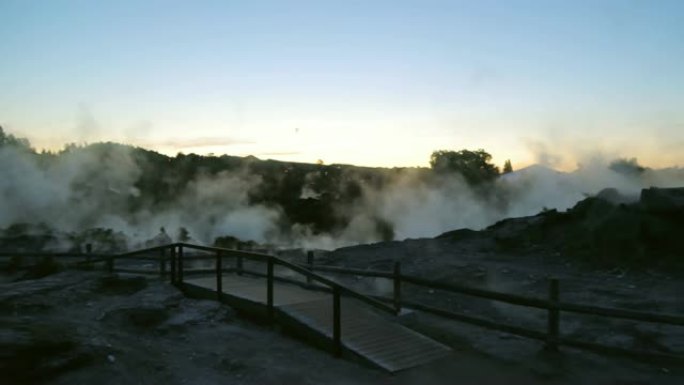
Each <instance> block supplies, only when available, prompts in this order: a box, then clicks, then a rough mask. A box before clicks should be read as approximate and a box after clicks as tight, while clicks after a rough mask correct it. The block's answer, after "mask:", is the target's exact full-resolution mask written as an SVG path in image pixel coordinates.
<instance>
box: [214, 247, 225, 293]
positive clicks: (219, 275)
mask: <svg viewBox="0 0 684 385" xmlns="http://www.w3.org/2000/svg"><path fill="white" fill-rule="evenodd" d="M222 259H223V257H222V255H221V251H217V252H216V297H217V298H218V300H219V301H220V300H221V293H223V261H222Z"/></svg>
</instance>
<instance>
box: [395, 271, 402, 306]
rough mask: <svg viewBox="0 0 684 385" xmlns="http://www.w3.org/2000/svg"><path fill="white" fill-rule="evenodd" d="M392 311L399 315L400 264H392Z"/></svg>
mask: <svg viewBox="0 0 684 385" xmlns="http://www.w3.org/2000/svg"><path fill="white" fill-rule="evenodd" d="M394 311H396V312H397V314H399V313H401V262H394Z"/></svg>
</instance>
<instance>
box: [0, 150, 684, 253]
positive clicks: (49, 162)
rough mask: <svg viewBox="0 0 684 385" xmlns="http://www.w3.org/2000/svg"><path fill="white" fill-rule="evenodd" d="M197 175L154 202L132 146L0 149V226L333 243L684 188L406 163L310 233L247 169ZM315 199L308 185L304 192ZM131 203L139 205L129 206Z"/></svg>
mask: <svg viewBox="0 0 684 385" xmlns="http://www.w3.org/2000/svg"><path fill="white" fill-rule="evenodd" d="M549 156H550V155H548V154H545V157H549ZM197 175H198V176H196V177H194V179H192V180H189V181H187V183H184V184H183V188H182V190H181V191H178V192H177V193H176V194H175V195H174V196H173V199H172V201H170V202H166V203H165V204H152V203H154V202H152V203H150V202H145V201H144V200H145V199H149V197H144V196H141V192H140V191H139V190H138V188H137V187H136V183H138V182H139V180H140V178H141V177H144V172H143V170H142V169H141V165H140V162H139V161H136V159H135V158H134V154H133V152H132V149H131V148H130V147H126V146H118V145H111V146H108V149H107V151H100V150H98V147H97V146H89V147H85V148H83V149H78V150H73V151H65V152H64V153H62V154H61V155H59V156H56V155H41V156H38V155H36V154H32V153H29V152H27V151H23V150H21V149H17V148H15V147H12V146H4V147H0V228H5V227H7V226H10V225H12V224H16V223H45V224H47V225H49V226H51V227H53V228H56V229H59V230H62V231H79V230H84V229H88V228H96V227H102V228H111V229H113V230H115V231H121V232H123V233H125V234H126V235H127V236H128V237H129V238H130V240H131V242H144V241H145V240H149V239H151V238H153V237H154V236H155V235H156V234H158V233H159V229H160V228H161V227H165V228H166V229H169V230H170V232H171V233H170V235H172V236H173V235H174V234H173V233H172V232H173V231H175V230H176V229H178V228H181V227H184V228H186V229H188V231H189V233H190V235H191V236H192V237H193V239H194V240H196V241H199V242H201V243H208V244H210V243H212V242H213V241H214V239H215V238H216V237H219V236H225V235H231V236H235V237H238V238H240V239H243V240H254V241H257V242H260V243H273V244H278V245H283V246H302V247H309V248H311V247H318V248H335V247H339V246H344V245H350V244H356V243H368V242H375V241H379V240H380V239H381V238H382V235H381V234H379V231H378V228H377V220H378V219H379V220H382V221H384V222H385V223H387V224H389V225H390V226H391V228H392V229H393V231H394V235H395V238H396V239H405V238H417V237H432V236H436V235H438V234H440V233H442V232H446V231H450V230H453V229H457V228H466V227H467V228H472V229H481V228H483V227H486V226H488V225H490V224H492V223H494V222H496V221H498V220H500V219H503V218H507V217H514V216H525V215H533V214H536V213H538V212H539V211H541V210H542V209H544V208H548V209H552V208H555V209H559V210H565V209H567V208H569V207H572V206H573V205H574V204H575V203H577V202H578V201H579V200H581V199H583V198H585V197H586V196H587V195H591V194H596V193H598V192H599V191H600V190H601V189H603V188H606V187H614V188H617V189H618V190H619V191H620V192H621V193H623V194H625V195H628V196H629V195H632V196H637V194H638V193H639V191H640V190H641V189H642V188H645V187H650V186H661V187H674V186H684V170H683V169H681V168H671V169H665V170H649V169H647V170H646V171H645V172H643V173H642V174H641V175H638V176H634V175H625V174H620V173H617V172H615V171H612V170H611V169H610V168H609V167H608V162H606V161H604V160H603V159H600V158H594V159H589V160H588V161H586V162H583V163H582V166H581V167H580V168H578V170H576V171H575V172H572V173H560V172H557V171H554V170H552V169H550V168H546V167H544V166H533V167H530V168H527V169H523V170H520V171H517V172H514V173H512V174H507V175H504V176H502V177H500V178H499V179H498V180H497V181H496V182H495V185H494V186H492V187H489V188H490V189H494V190H495V191H498V193H499V194H501V193H503V195H504V196H505V203H504V204H496V201H494V202H493V201H492V200H491V199H484V198H483V195H482V194H483V193H482V191H481V190H478V189H473V188H471V187H470V186H469V185H468V184H466V183H465V182H464V181H463V179H461V178H460V177H459V176H458V175H452V176H448V177H446V176H445V177H443V180H440V181H439V182H438V183H428V182H426V181H425V178H424V175H425V172H424V171H421V170H418V169H412V170H411V169H408V170H403V171H401V172H397V173H395V175H394V176H393V177H392V178H390V179H389V181H387V182H386V183H385V184H384V185H383V187H382V188H373V187H371V186H370V185H367V184H363V183H361V186H362V195H361V198H359V199H357V200H356V201H355V202H354V204H352V205H349V204H347V205H345V206H343V207H338V208H335V209H336V210H342V211H344V212H345V214H346V215H347V217H348V218H349V222H348V224H347V226H346V227H345V228H344V229H342V230H341V231H337V232H335V233H334V234H324V235H320V234H318V235H314V234H313V232H312V230H311V229H310V228H308V227H307V226H303V225H300V224H295V225H293V227H292V228H291V229H288V231H287V232H286V233H284V232H283V231H282V223H283V222H284V213H283V210H282V209H281V208H279V207H277V206H273V205H270V206H266V205H261V204H250V202H249V194H250V192H251V191H254V190H255V189H260V188H262V187H263V186H262V184H263V183H262V179H261V178H260V177H259V176H256V175H252V174H250V173H249V172H248V171H247V170H246V169H241V170H238V171H231V172H226V171H224V172H219V173H217V174H212V175H210V174H203V173H198V174H197ZM313 179H314V178H309V177H308V176H307V178H305V180H307V181H308V180H313ZM317 196H318V194H317V193H315V192H314V190H313V189H312V188H311V186H309V185H308V184H306V183H305V185H304V186H303V187H302V191H301V194H300V197H302V198H317ZM131 202H138V203H139V204H137V205H134V206H135V207H131Z"/></svg>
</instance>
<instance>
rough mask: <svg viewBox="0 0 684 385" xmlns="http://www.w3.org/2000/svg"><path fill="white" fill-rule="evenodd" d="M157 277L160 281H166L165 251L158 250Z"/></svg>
mask: <svg viewBox="0 0 684 385" xmlns="http://www.w3.org/2000/svg"><path fill="white" fill-rule="evenodd" d="M159 275H161V279H162V281H163V280H165V279H166V249H161V250H159Z"/></svg>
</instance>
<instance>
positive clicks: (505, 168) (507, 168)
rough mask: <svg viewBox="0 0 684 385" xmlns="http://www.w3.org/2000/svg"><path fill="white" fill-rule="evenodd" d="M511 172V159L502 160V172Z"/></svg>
mask: <svg viewBox="0 0 684 385" xmlns="http://www.w3.org/2000/svg"><path fill="white" fill-rule="evenodd" d="M511 172H513V165H511V160H510V159H508V160H506V162H504V166H503V171H502V174H508V173H511Z"/></svg>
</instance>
